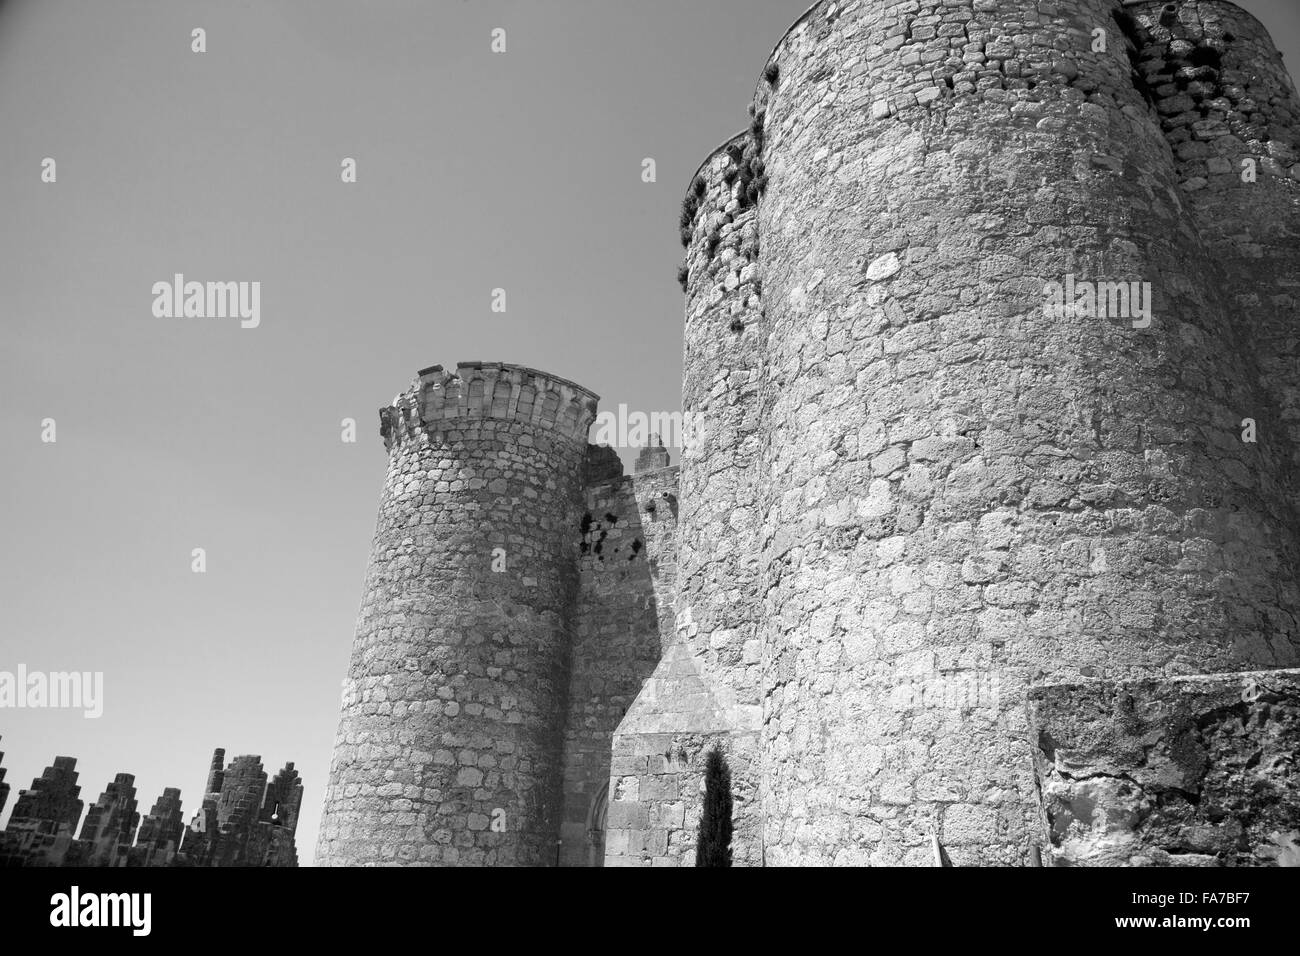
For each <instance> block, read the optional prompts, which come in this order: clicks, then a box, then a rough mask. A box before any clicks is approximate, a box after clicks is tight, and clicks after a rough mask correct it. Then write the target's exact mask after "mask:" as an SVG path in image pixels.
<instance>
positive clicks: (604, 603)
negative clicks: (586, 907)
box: [560, 449, 677, 866]
mask: <svg viewBox="0 0 1300 956" xmlns="http://www.w3.org/2000/svg"><path fill="white" fill-rule="evenodd" d="M661 451H662V449H661ZM666 455H667V452H666V451H663V452H662V454H654V453H652V454H651V455H645V454H642V455H641V456H640V458H639V463H641V464H643V465H647V466H650V467H651V468H653V470H649V471H642V472H640V473H638V474H637V475H636V476H635V477H631V476H629V477H619V478H614V479H611V480H606V481H603V482H600V483H597V484H594V485H591V486H589V487H588V488H587V490H586V507H587V510H586V513H585V514H584V515H583V523H582V529H583V534H582V539H581V544H580V545H579V550H580V555H579V558H578V580H579V589H578V599H577V604H576V607H575V615H574V626H573V676H572V680H571V682H570V685H569V712H568V717H567V719H566V721H565V736H564V807H565V809H564V819H563V823H562V825H561V841H562V855H561V860H560V862H561V864H562V865H565V866H599V865H601V861H602V860H603V859H604V856H605V833H606V826H605V819H606V807H607V804H608V792H609V790H608V788H609V778H610V755H611V740H612V738H613V734H614V729H615V727H617V726H618V723H619V721H620V720H621V719H622V718H623V715H624V714H625V713H627V710H628V708H629V707H630V706H631V704H632V701H633V699H634V698H635V697H636V695H637V693H638V692H639V691H640V690H641V687H642V685H643V684H644V683H645V680H646V678H647V677H648V676H649V675H650V673H651V672H652V671H653V670H654V668H655V664H656V663H657V662H658V661H659V657H660V653H661V651H662V645H663V643H664V641H665V640H666V638H667V637H668V636H670V635H671V634H672V630H673V622H674V616H673V604H672V598H673V585H674V582H675V579H676V570H677V568H676V554H675V538H676V529H677V514H676V500H677V499H676V495H677V469H676V468H669V467H665V466H664V465H661V464H660V463H661V462H664V461H666ZM656 466H657V467H656Z"/></svg>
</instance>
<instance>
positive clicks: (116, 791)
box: [0, 749, 303, 867]
mask: <svg viewBox="0 0 1300 956" xmlns="http://www.w3.org/2000/svg"><path fill="white" fill-rule="evenodd" d="M224 756H225V751H224V750H221V749H218V750H217V751H215V753H214V754H213V758H212V763H211V765H210V767H211V769H210V771H209V775H208V792H207V793H205V794H204V796H203V799H202V801H201V804H200V808H199V811H198V812H197V813H196V814H195V816H194V820H193V821H192V822H191V824H190V825H189V826H188V827H186V826H185V825H184V823H183V820H182V816H181V799H180V791H179V790H177V789H175V788H173V787H169V788H167V789H165V790H164V791H163V794H162V796H161V797H159V798H158V800H157V802H156V803H155V804H154V806H153V809H152V810H151V811H150V812H149V814H148V815H146V816H145V818H144V819H143V821H142V820H141V819H140V814H139V813H138V812H137V810H136V806H137V802H136V796H135V794H136V790H135V777H134V776H133V775H131V774H129V773H120V774H118V775H117V776H116V777H115V778H114V779H113V782H112V783H110V784H109V785H108V786H107V787H106V788H105V789H104V792H103V793H102V794H100V796H99V799H98V800H96V801H95V802H94V803H93V804H91V806H90V808H89V809H88V810H87V811H86V817H85V821H84V823H82V826H81V833H80V835H79V836H78V835H77V834H76V828H77V822H78V820H80V818H81V810H82V801H81V799H80V793H81V788H80V787H79V786H78V785H77V771H76V765H77V761H76V758H74V757H55V758H54V764H53V765H52V766H50V767H47V768H46V769H45V772H44V773H43V774H42V775H41V776H40V777H37V778H36V779H35V780H34V781H32V786H31V788H30V789H29V790H23V791H21V792H20V793H19V795H18V802H17V803H15V804H14V812H13V815H12V816H11V817H10V819H9V823H8V825H7V826H6V828H5V830H4V831H3V832H0V867H17V866H42V867H54V866H75V867H122V866H127V867H142V866H170V867H194V866H203V867H206V866H227V867H228V866H271V867H285V866H297V865H298V852H297V848H296V845H295V843H294V834H295V831H296V830H297V825H298V813H299V810H300V808H301V806H302V795H303V787H302V783H301V781H300V780H299V778H298V773H297V771H296V770H294V769H293V764H292V763H288V764H286V765H285V766H284V769H282V770H281V771H280V772H279V773H278V774H277V775H276V777H275V781H274V783H273V784H272V785H271V786H269V787H268V786H267V783H266V773H265V772H264V771H263V770H262V759H261V758H260V757H257V756H240V757H236V758H235V759H234V760H233V761H232V762H231V764H230V766H229V767H225V768H224V769H223V758H224ZM137 825H138V832H137Z"/></svg>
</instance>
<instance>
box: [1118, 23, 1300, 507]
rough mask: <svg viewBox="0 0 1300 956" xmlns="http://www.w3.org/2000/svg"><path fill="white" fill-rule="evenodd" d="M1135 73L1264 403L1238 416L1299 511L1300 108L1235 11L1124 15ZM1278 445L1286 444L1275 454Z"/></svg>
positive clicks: (1264, 45) (1275, 58)
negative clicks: (1253, 361) (1252, 427)
mask: <svg viewBox="0 0 1300 956" xmlns="http://www.w3.org/2000/svg"><path fill="white" fill-rule="evenodd" d="M1126 13H1127V14H1128V15H1129V17H1130V23H1131V25H1132V26H1131V33H1132V35H1133V42H1134V44H1135V46H1136V49H1137V53H1138V60H1137V65H1136V69H1137V71H1138V72H1139V73H1140V75H1141V77H1142V82H1143V84H1144V87H1145V89H1146V91H1147V92H1148V94H1149V99H1150V101H1151V103H1152V105H1153V107H1154V109H1155V111H1156V112H1157V113H1158V115H1159V118H1160V125H1161V128H1162V130H1163V131H1164V133H1165V137H1166V138H1167V139H1168V141H1169V144H1170V146H1171V147H1172V149H1173V152H1174V156H1175V159H1176V161H1177V171H1178V178H1179V189H1180V190H1181V192H1182V193H1183V196H1184V201H1185V203H1186V205H1187V207H1188V209H1189V211H1190V213H1191V215H1192V217H1193V218H1194V220H1195V222H1196V224H1197V229H1198V231H1199V233H1200V234H1201V236H1202V237H1203V238H1204V240H1205V242H1206V244H1207V246H1208V248H1209V249H1210V251H1211V258H1212V263H1211V264H1212V265H1213V266H1214V267H1215V270H1216V271H1215V276H1216V279H1217V281H1218V282H1219V283H1220V284H1221V286H1222V288H1223V289H1224V290H1225V291H1226V294H1227V295H1228V296H1230V299H1229V301H1230V304H1231V311H1230V315H1231V318H1232V319H1233V321H1234V322H1235V323H1236V324H1237V326H1238V329H1239V334H1240V336H1241V338H1242V339H1243V340H1244V341H1245V342H1246V343H1247V345H1248V347H1249V349H1250V351H1251V353H1252V354H1253V355H1254V356H1255V357H1256V358H1257V360H1258V363H1259V368H1260V373H1261V378H1262V381H1263V382H1264V383H1265V386H1266V389H1267V391H1266V397H1267V402H1266V403H1265V404H1263V405H1261V406H1259V407H1256V408H1251V409H1242V410H1241V411H1240V417H1241V418H1253V419H1254V420H1255V421H1256V423H1257V428H1258V434H1259V455H1260V458H1261V467H1262V468H1263V469H1265V470H1267V471H1269V472H1271V473H1273V474H1274V475H1275V478H1276V480H1277V482H1278V483H1279V484H1281V485H1284V486H1287V487H1286V488H1285V490H1284V491H1283V492H1282V495H1283V497H1284V498H1285V500H1287V501H1288V502H1290V503H1294V502H1296V501H1297V500H1300V496H1298V495H1297V489H1296V487H1295V481H1294V476H1295V475H1296V474H1297V473H1298V472H1300V459H1297V458H1294V457H1287V452H1288V451H1290V452H1292V453H1296V452H1300V389H1297V388H1296V383H1295V370H1296V368H1297V367H1300V335H1297V333H1296V329H1297V327H1300V152H1298V151H1297V147H1298V146H1300V144H1298V143H1297V136H1300V97H1298V96H1297V93H1296V88H1295V84H1294V82H1293V81H1292V79H1291V76H1290V74H1289V73H1288V72H1287V68H1286V65H1285V64H1284V63H1283V62H1282V56H1281V54H1280V53H1278V51H1277V48H1276V47H1275V46H1274V45H1273V41H1272V40H1271V39H1270V37H1269V35H1268V32H1267V31H1266V30H1265V29H1264V26H1263V24H1261V23H1260V22H1259V21H1258V20H1256V19H1255V18H1254V17H1253V16H1251V15H1250V14H1249V13H1247V12H1246V11H1245V10H1242V9H1241V8H1240V7H1237V6H1235V5H1233V4H1231V3H1220V2H1217V0H1183V2H1181V3H1179V4H1177V5H1176V9H1175V12H1174V13H1173V14H1170V13H1169V12H1168V11H1167V10H1166V4H1164V3H1157V2H1145V3H1139V4H1135V5H1133V6H1130V7H1128V8H1126ZM1275 436H1285V437H1286V438H1287V439H1289V441H1287V442H1283V443H1280V444H1279V443H1278V442H1277V441H1275V440H1274V438H1275Z"/></svg>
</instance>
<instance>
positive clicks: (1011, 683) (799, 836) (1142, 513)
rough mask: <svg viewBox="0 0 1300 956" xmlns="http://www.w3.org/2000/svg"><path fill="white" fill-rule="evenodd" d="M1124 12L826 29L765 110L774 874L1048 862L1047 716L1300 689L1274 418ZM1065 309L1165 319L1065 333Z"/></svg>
mask: <svg viewBox="0 0 1300 956" xmlns="http://www.w3.org/2000/svg"><path fill="white" fill-rule="evenodd" d="M1119 7H1120V4H1119V3H1118V2H1109V0H1071V2H1068V3H1067V2H1062V3H1054V4H1046V3H1039V2H1036V0H943V2H941V0H869V2H863V0H859V2H847V3H821V4H818V5H817V6H816V7H814V8H813V9H812V10H811V11H810V12H809V14H808V15H807V16H806V17H805V18H804V19H803V20H801V21H800V22H799V23H798V24H797V25H796V26H795V27H794V28H793V29H792V30H791V32H790V33H789V35H788V36H787V37H786V38H785V39H783V40H782V42H781V43H780V44H779V45H778V48H777V50H776V51H775V53H774V55H773V58H772V61H771V64H770V67H774V69H771V68H769V70H768V77H765V80H764V82H761V83H760V91H762V89H763V85H764V83H766V84H767V85H769V86H770V85H772V84H771V80H770V76H771V75H772V74H773V73H775V75H776V77H777V80H776V83H775V89H774V90H773V91H772V92H771V94H770V98H769V101H768V103H767V106H766V110H765V123H764V127H765V144H764V149H763V154H762V158H763V159H764V161H765V174H766V175H767V176H768V178H769V184H768V187H767V191H766V193H765V194H764V195H763V196H762V198H761V199H760V201H759V206H758V208H759V224H760V230H759V233H760V240H761V241H760V257H759V264H760V271H761V275H762V281H763V298H764V303H765V310H766V317H767V321H768V323H769V325H770V330H771V332H770V338H769V342H768V364H767V372H766V377H765V381H764V386H763V388H764V395H765V404H767V405H768V406H769V413H768V414H769V416H770V421H769V425H768V436H767V437H768V441H767V444H766V446H765V447H766V452H765V456H764V460H763V462H762V466H761V472H762V474H763V475H764V486H763V488H762V489H761V492H762V494H763V496H764V505H765V508H766V517H765V523H764V529H763V533H764V541H763V577H764V580H763V583H764V587H765V589H766V593H765V597H764V614H763V617H764V618H765V620H766V621H767V622H768V626H767V630H766V634H765V642H764V655H765V664H766V666H765V681H766V694H767V700H766V704H765V711H764V719H765V730H766V736H765V741H764V743H765V749H764V757H763V768H764V769H763V780H762V791H763V797H762V798H763V802H764V814H765V817H766V834H765V838H766V852H767V860H768V862H771V863H777V864H794V863H803V864H823V863H839V864H853V863H871V864H885V865H888V864H918V865H925V864H926V863H927V862H928V860H929V856H930V849H929V847H930V841H931V838H932V837H934V836H938V837H939V838H940V839H941V840H942V841H943V843H944V845H945V846H946V847H947V848H948V851H949V853H950V855H951V857H952V859H953V861H954V862H955V863H956V864H958V865H963V864H996V863H1012V864H1015V863H1023V862H1026V860H1028V859H1029V857H1030V851H1031V847H1032V845H1033V843H1034V842H1035V839H1036V836H1035V831H1036V826H1035V815H1036V805H1035V800H1034V780H1033V773H1032V760H1031V759H1030V748H1029V744H1028V732H1027V727H1026V725H1025V717H1024V707H1023V701H1024V695H1025V692H1026V689H1027V688H1028V686H1029V685H1030V684H1031V683H1038V682H1043V681H1055V680H1070V679H1078V678H1079V677H1080V676H1084V677H1090V676H1098V677H1116V678H1120V677H1138V676H1143V675H1167V674H1177V673H1195V672H1202V671H1204V672H1214V671H1231V670H1240V669H1245V668H1251V667H1259V666H1277V665H1283V664H1287V663H1292V662H1294V661H1295V660H1296V658H1297V643H1296V639H1297V631H1296V627H1295V622H1294V612H1295V610H1296V606H1297V603H1300V598H1298V595H1297V591H1296V554H1295V543H1296V541H1297V540H1300V539H1298V538H1297V534H1296V532H1297V528H1296V527H1295V525H1294V523H1293V522H1291V521H1290V519H1288V518H1286V517H1285V516H1286V508H1285V507H1284V505H1283V502H1282V501H1281V500H1280V499H1281V490H1280V487H1279V485H1278V483H1277V482H1276V481H1275V480H1274V478H1273V476H1272V475H1271V474H1270V473H1269V472H1268V470H1267V469H1261V468H1260V466H1259V463H1258V452H1257V451H1256V449H1255V447H1254V446H1251V445H1247V444H1245V443H1243V442H1241V441H1240V439H1239V437H1238V431H1239V426H1238V423H1239V421H1240V418H1241V417H1242V413H1241V412H1240V409H1243V408H1263V407H1266V406H1267V404H1268V401H1269V399H1268V396H1267V394H1265V392H1264V390H1263V389H1262V388H1261V387H1260V386H1259V384H1258V383H1259V382H1260V374H1259V371H1260V370H1259V367H1258V363H1257V362H1256V361H1255V357H1254V354H1253V353H1252V351H1251V348H1250V345H1249V343H1248V342H1247V341H1246V340H1245V339H1244V338H1243V336H1242V335H1241V334H1240V332H1239V330H1238V329H1237V328H1236V326H1235V324H1234V323H1233V322H1231V321H1230V320H1229V318H1228V312H1229V306H1230V305H1232V303H1230V302H1228V301H1227V300H1226V299H1225V298H1224V297H1222V295H1221V291H1220V290H1219V289H1218V288H1217V287H1216V285H1215V283H1214V281H1213V278H1212V277H1213V275H1214V273H1213V270H1212V268H1211V262H1212V258H1213V251H1212V250H1211V249H1210V248H1209V247H1208V246H1207V244H1206V242H1205V241H1204V240H1203V239H1202V238H1201V236H1200V235H1199V234H1198V232H1197V224H1196V222H1195V220H1194V219H1193V217H1192V216H1191V215H1190V214H1189V211H1188V209H1187V207H1186V205H1185V204H1184V200H1183V196H1184V192H1183V191H1182V190H1180V188H1179V186H1180V181H1179V174H1178V168H1177V163H1176V162H1175V158H1174V155H1173V153H1172V151H1171V148H1170V145H1169V142H1168V141H1167V139H1166V136H1165V132H1164V130H1162V128H1161V124H1160V121H1159V116H1158V114H1157V112H1156V111H1155V110H1154V109H1153V108H1152V107H1151V105H1150V104H1149V103H1148V101H1147V100H1146V99H1145V98H1144V96H1143V94H1142V93H1141V92H1140V90H1139V89H1138V87H1137V85H1135V82H1134V79H1133V67H1132V64H1131V61H1130V58H1129V55H1128V51H1127V49H1126V44H1125V43H1123V42H1115V41H1116V40H1118V39H1119V38H1120V37H1121V36H1122V31H1121V30H1120V29H1119V25H1118V21H1117V20H1116V19H1115V14H1116V13H1117V11H1118V10H1119ZM1099 28H1100V29H1103V30H1107V31H1108V32H1109V35H1110V37H1111V40H1112V42H1111V43H1110V44H1109V45H1108V47H1107V49H1106V50H1105V51H1095V52H1094V50H1093V41H1094V33H1093V31H1094V30H1096V29H1099ZM1071 274H1073V275H1076V276H1077V277H1078V278H1079V279H1080V280H1093V281H1101V280H1130V281H1145V282H1150V283H1151V284H1152V290H1153V299H1154V308H1155V317H1154V320H1153V321H1152V323H1151V324H1150V325H1149V326H1147V327H1145V328H1142V327H1136V326H1135V325H1134V324H1133V322H1131V321H1128V320H1127V317H1120V318H1114V317H1112V318H1107V317H1106V316H1100V317H1095V318H1092V317H1086V316H1082V315H1078V314H1075V315H1066V316H1059V315H1056V316H1054V315H1051V314H1050V313H1049V312H1048V310H1047V309H1045V308H1044V306H1045V296H1044V288H1045V286H1046V284H1047V283H1049V282H1052V281H1056V282H1064V281H1065V280H1066V277H1067V276H1068V275H1071ZM1288 451H1289V449H1288ZM990 678H991V679H990ZM954 679H956V680H958V681H959V684H958V686H961V684H962V683H964V685H965V686H966V687H967V688H969V691H970V692H969V693H967V694H965V695H960V694H959V695H957V696H956V697H954V696H953V695H952V694H950V693H948V692H947V690H948V688H950V687H951V686H952V682H953V681H954ZM940 682H942V683H944V684H945V685H946V687H945V689H944V692H942V693H934V692H933V688H934V686H935V685H936V684H937V683H940ZM985 689H987V692H985Z"/></svg>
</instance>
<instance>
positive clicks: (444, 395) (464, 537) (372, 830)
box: [317, 362, 597, 865]
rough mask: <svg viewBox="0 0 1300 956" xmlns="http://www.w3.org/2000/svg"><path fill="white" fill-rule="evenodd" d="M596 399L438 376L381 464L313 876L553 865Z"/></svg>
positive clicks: (503, 372) (418, 385)
mask: <svg viewBox="0 0 1300 956" xmlns="http://www.w3.org/2000/svg"><path fill="white" fill-rule="evenodd" d="M596 402H597V397H596V396H595V395H594V394H592V393H591V392H589V391H588V390H586V389H584V388H582V387H581V386H579V385H575V384H574V383H573V382H569V381H566V380H564V379H562V378H558V377H556V376H554V375H548V374H546V373H544V372H539V371H536V370H534V369H529V368H523V367H521V366H516V365H503V364H499V363H486V362H468V363H461V364H460V365H458V366H457V368H456V371H455V372H454V373H453V372H448V371H445V370H444V369H443V368H442V367H441V366H434V367H432V368H428V369H425V370H424V371H422V372H420V374H419V378H418V379H417V380H416V382H415V383H414V384H413V385H412V386H411V388H410V389H409V390H408V391H407V392H405V393H404V394H402V395H400V396H399V397H398V398H397V399H395V400H394V403H393V405H392V406H390V407H388V408H385V409H382V410H381V412H380V418H381V430H382V434H383V437H384V444H385V446H386V447H387V449H388V453H389V466H388V475H387V478H386V479H385V482H384V491H383V496H382V499H381V502H380V507H379V520H378V525H377V527H376V530H375V538H374V545H373V549H372V551H371V556H370V566H369V570H368V572H367V575H366V583H365V590H364V596H363V598H362V602H361V611H360V615H359V618H358V622H357V631H356V642H355V644H354V646H353V651H352V661H351V665H350V667H349V671H348V677H347V680H346V681H345V684H344V692H343V709H342V717H341V718H340V721H339V731H338V737H337V740H336V742H335V749H334V758H333V763H332V766H331V769H330V777H329V784H328V787H327V791H326V797H325V810H324V814H323V817H322V820H321V831H320V840H319V846H318V850H317V859H318V861H319V862H320V863H321V864H322V865H362V864H389V865H392V864H403V863H406V864H416V863H425V864H445V865H450V864H461V865H549V864H551V863H553V862H554V856H555V846H556V840H557V838H558V834H559V817H560V812H559V811H560V764H561V756H562V755H561V747H562V735H563V728H562V721H563V714H564V710H565V708H564V704H565V697H566V693H567V683H568V673H569V637H568V633H569V632H568V615H569V611H570V607H571V604H572V600H573V592H574V589H575V587H576V582H577V571H576V568H577V563H576V556H577V543H578V541H579V539H580V535H579V532H578V528H579V525H580V520H581V515H582V502H583V497H582V491H583V462H584V456H585V454H586V449H587V441H586V438H587V432H588V429H589V427H590V425H591V423H592V420H593V418H594V416H595V411H596Z"/></svg>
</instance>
